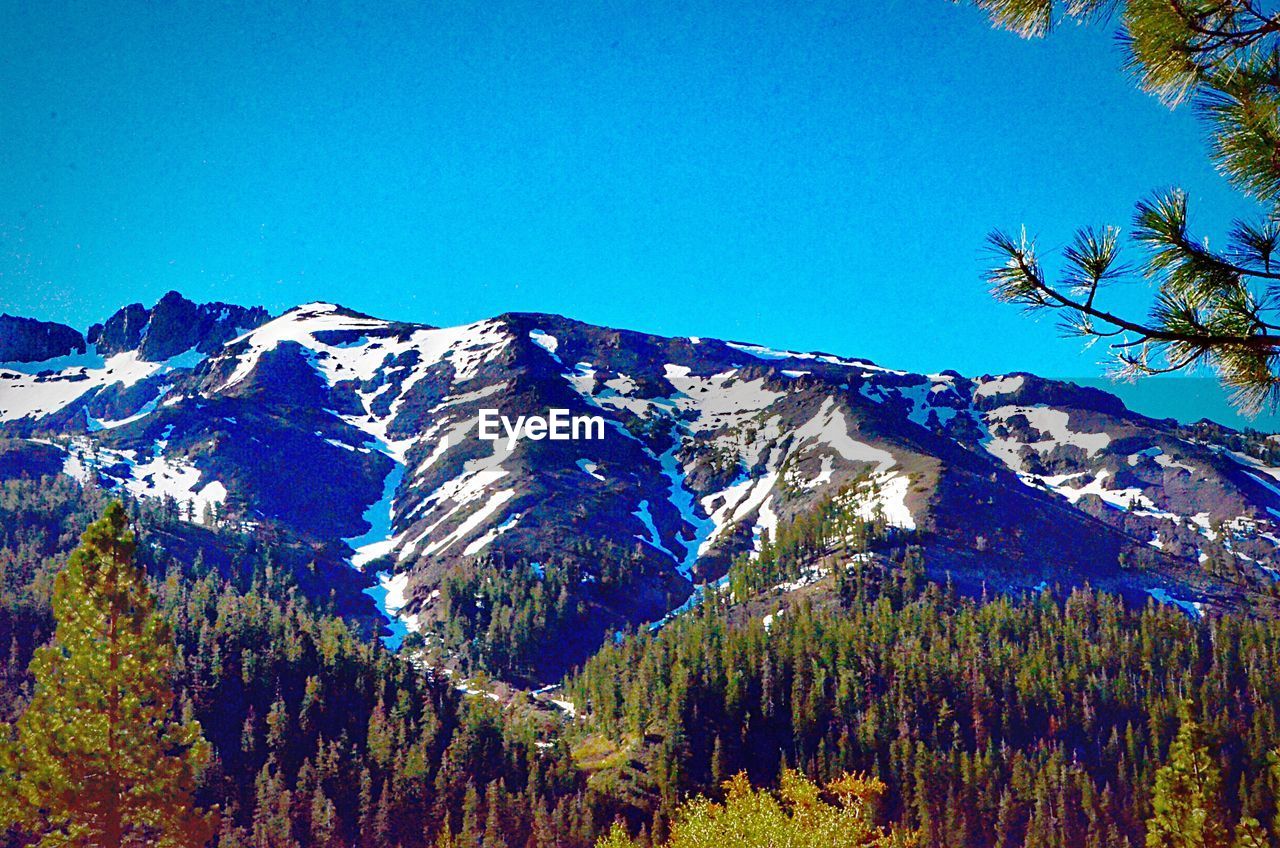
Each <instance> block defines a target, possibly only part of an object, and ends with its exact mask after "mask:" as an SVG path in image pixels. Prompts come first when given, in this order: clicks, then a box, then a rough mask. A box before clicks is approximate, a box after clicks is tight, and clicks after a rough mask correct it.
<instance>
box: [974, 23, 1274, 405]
mask: <svg viewBox="0 0 1280 848" xmlns="http://www.w3.org/2000/svg"><path fill="white" fill-rule="evenodd" d="M972 2H974V4H975V5H977V6H979V7H981V8H983V9H985V10H986V11H987V12H988V13H989V14H990V15H991V17H992V20H993V21H994V22H995V23H996V24H997V25H999V26H1002V27H1005V28H1007V29H1010V30H1013V31H1015V32H1018V33H1020V34H1022V35H1024V36H1041V35H1044V34H1045V33H1047V32H1048V31H1049V30H1050V29H1051V28H1052V27H1053V25H1054V24H1055V23H1056V22H1057V21H1058V20H1059V19H1061V18H1063V17H1069V18H1075V19H1077V20H1088V19H1090V18H1095V17H1102V16H1105V15H1106V14H1107V13H1108V12H1111V11H1112V10H1118V11H1119V13H1120V15H1119V16H1120V20H1121V27H1122V32H1121V36H1122V38H1121V41H1122V43H1123V45H1124V46H1125V49H1126V52H1127V54H1128V55H1127V57H1126V58H1127V60H1128V66H1129V69H1130V70H1131V71H1133V73H1134V75H1135V76H1136V77H1137V80H1138V83H1139V85H1140V86H1141V87H1142V88H1144V89H1145V90H1146V91H1148V92H1150V93H1152V94H1155V95H1157V96H1159V97H1160V98H1161V99H1162V100H1164V101H1165V102H1166V103H1168V104H1170V105H1174V104H1177V103H1180V102H1183V101H1188V100H1189V101H1192V102H1194V103H1195V104H1196V105H1197V106H1199V107H1200V108H1201V111H1202V113H1203V114H1204V115H1205V116H1206V117H1207V119H1208V120H1207V123H1208V126H1209V127H1210V136H1211V137H1210V148H1211V156H1212V158H1213V159H1214V162H1215V164H1216V165H1217V167H1218V170H1219V171H1220V172H1221V173H1223V174H1224V175H1225V176H1226V178H1227V179H1228V181H1229V182H1230V183H1231V184H1232V186H1233V187H1234V188H1236V189H1237V190H1238V191H1239V192H1240V193H1241V194H1243V195H1245V196H1246V197H1248V198H1250V199H1251V200H1254V201H1257V202H1258V203H1259V204H1260V205H1261V207H1262V209H1261V211H1260V214H1259V215H1258V216H1257V220H1250V221H1235V222H1233V223H1232V225H1231V226H1230V228H1229V233H1228V236H1227V239H1226V240H1225V244H1224V246H1223V248H1221V249H1211V248H1210V247H1209V246H1208V243H1207V242H1206V241H1205V240H1204V239H1202V238H1200V237H1198V236H1197V235H1195V234H1193V233H1192V231H1191V229H1190V226H1189V222H1188V214H1187V208H1188V203H1187V196H1186V194H1185V193H1184V192H1182V191H1181V190H1177V189H1174V190H1170V191H1167V192H1164V193H1161V194H1158V195H1156V196H1154V197H1152V198H1149V199H1147V200H1144V201H1142V202H1140V203H1139V204H1138V205H1137V208H1136V213H1135V218H1134V233H1133V234H1134V237H1135V239H1136V241H1137V242H1138V243H1139V245H1140V246H1141V247H1142V248H1143V249H1144V250H1145V253H1146V256H1145V257H1144V259H1143V261H1142V262H1141V264H1140V267H1139V270H1140V272H1141V273H1142V275H1144V276H1146V277H1148V278H1150V279H1152V280H1154V281H1156V282H1157V283H1158V284H1159V291H1158V292H1157V294H1156V296H1155V299H1154V303H1153V304H1152V308H1151V312H1150V315H1149V316H1147V317H1146V318H1143V317H1140V316H1127V317H1126V316H1121V315H1117V314H1115V313H1113V312H1111V311H1108V309H1107V308H1106V305H1105V304H1104V303H1103V296H1102V294H1101V292H1102V289H1104V288H1105V287H1106V286H1107V284H1108V283H1112V282H1115V281H1117V280H1120V279H1125V278H1129V277H1130V276H1131V273H1130V269H1129V268H1128V267H1126V264H1125V263H1124V262H1123V261H1122V260H1121V258H1120V253H1121V239H1120V231H1119V229H1118V228H1115V227H1105V228H1101V229H1097V228H1085V229H1082V230H1080V231H1079V232H1078V233H1077V234H1076V237H1075V239H1074V241H1072V243H1071V244H1070V245H1069V246H1068V247H1066V248H1065V249H1064V251H1063V255H1062V259H1063V263H1062V264H1063V272H1062V274H1061V275H1060V277H1059V279H1058V280H1057V281H1050V279H1049V278H1048V277H1047V275H1046V273H1045V270H1044V268H1043V267H1042V265H1041V261H1040V257H1039V256H1038V254H1037V250H1036V245H1035V243H1034V242H1033V241H1031V240H1029V239H1028V238H1027V237H1026V235H1025V231H1024V233H1023V234H1022V235H1013V234H1010V233H1007V232H1002V231H995V232H993V233H992V234H991V236H990V237H989V242H990V246H991V248H992V252H993V254H994V256H995V259H996V261H995V263H993V264H994V267H993V268H992V270H991V271H990V272H989V273H988V275H987V276H988V282H990V284H991V285H992V289H993V292H994V294H995V295H996V297H997V298H998V299H1000V300H1004V301H1007V302H1011V303H1017V304H1020V305H1023V306H1026V307H1028V308H1031V309H1046V310H1054V311H1057V312H1059V314H1060V315H1061V316H1062V317H1063V318H1064V319H1065V320H1064V321H1063V324H1064V326H1066V327H1067V328H1068V329H1069V330H1070V331H1073V332H1075V333H1076V334H1079V335H1081V336H1083V337H1086V338H1093V339H1096V338H1109V339H1114V338H1115V337H1119V338H1118V339H1116V340H1115V341H1114V349H1115V352H1116V355H1117V357H1118V359H1119V361H1120V363H1121V365H1122V366H1123V367H1124V369H1125V370H1127V372H1128V373H1130V374H1150V373H1157V372H1160V371H1171V370H1180V369H1183V368H1187V367H1190V366H1193V365H1197V364H1205V365H1211V366H1212V367H1214V368H1215V369H1216V370H1217V371H1218V374H1219V377H1220V379H1221V380H1222V382H1223V384H1224V385H1226V386H1227V387H1229V388H1231V389H1233V390H1234V392H1235V395H1234V399H1235V401H1236V403H1237V404H1238V405H1240V406H1241V407H1243V408H1244V409H1246V410H1256V409H1258V408H1259V407H1261V406H1262V405H1263V404H1265V403H1268V402H1269V403H1271V404H1273V405H1274V404H1275V403H1276V401H1277V400H1278V399H1280V376H1278V375H1277V373H1276V372H1277V361H1276V353H1277V352H1280V324H1278V323H1277V322H1278V321H1280V315H1277V311H1276V310H1277V306H1278V304H1277V303H1276V302H1275V301H1274V300H1273V299H1272V298H1271V297H1270V290H1271V288H1273V287H1274V285H1275V281H1276V280H1277V279H1280V267H1277V265H1276V263H1275V260H1276V259H1277V250H1278V249H1280V223H1278V220H1280V217H1278V214H1277V213H1278V212H1280V157H1277V156H1276V154H1275V151H1276V150H1277V149H1280V119H1277V113H1278V111H1280V109H1278V107H1280V86H1277V85H1276V79H1277V77H1278V76H1280V12H1277V10H1276V9H1275V8H1274V6H1272V5H1269V4H1263V3H1257V2H1251V1H1250V0H1232V2H1219V0H972Z"/></svg>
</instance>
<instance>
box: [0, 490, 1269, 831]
mask: <svg viewBox="0 0 1280 848" xmlns="http://www.w3.org/2000/svg"><path fill="white" fill-rule="evenodd" d="M105 503H106V500H105V497H104V496H103V495H102V493H100V492H98V491H96V490H94V489H87V490H81V489H80V488H79V487H78V486H77V485H76V484H74V483H73V482H71V481H68V480H66V479H65V478H49V479H45V480H43V481H40V482H31V481H9V482H7V483H5V484H3V487H2V488H0V518H2V520H0V527H3V536H0V541H2V543H3V545H2V547H0V581H2V582H0V591H2V595H0V597H2V598H3V605H2V607H0V636H2V637H3V639H4V641H5V643H6V644H7V645H8V646H9V647H8V650H7V651H6V653H5V658H4V666H3V669H0V671H2V672H3V680H4V686H3V689H2V690H0V694H2V695H3V698H4V701H3V710H4V717H5V718H6V719H7V720H12V719H13V718H14V717H16V716H17V715H19V714H20V713H21V711H22V710H23V708H24V705H25V702H26V699H27V697H28V696H29V690H28V688H27V683H26V681H27V680H28V678H27V676H26V671H25V669H26V666H27V662H28V660H29V657H30V656H31V653H32V650H33V648H34V647H35V646H36V645H38V644H40V643H41V642H43V641H44V640H46V639H47V638H48V636H49V633H50V626H49V611H48V600H49V592H50V587H51V585H52V576H53V574H54V573H55V571H56V570H57V568H58V567H59V565H60V563H61V561H62V558H63V557H64V556H65V553H66V551H67V550H69V548H70V547H71V546H73V545H74V544H75V540H76V537H77V534H78V532H79V530H81V529H83V527H84V526H85V525H86V524H87V523H88V521H90V520H91V519H92V518H94V517H95V516H96V514H97V513H98V511H100V510H101V509H102V508H103V507H104V505H105ZM133 511H134V521H135V526H136V527H137V528H138V531H139V537H140V542H141V545H140V548H139V559H140V560H142V561H144V562H145V563H146V564H147V565H148V569H149V573H150V575H151V578H152V580H153V586H154V590H155V592H156V594H157V596H158V599H159V608H160V610H161V612H162V614H163V615H164V617H165V618H166V619H167V620H168V621H170V622H171V623H172V625H173V627H174V634H175V638H176V640H177V644H178V649H179V653H178V657H179V660H178V666H177V680H176V688H177V692H178V707H177V710H178V711H179V712H180V713H181V714H184V715H191V716H193V717H194V718H196V719H197V720H198V721H199V722H200V724H201V726H202V727H203V729H204V734H205V736H206V737H207V739H208V740H209V741H210V743H212V747H213V750H214V757H213V760H212V762H211V764H210V766H209V767H208V768H207V769H206V770H205V771H204V773H203V774H202V775H201V777H200V781H199V787H198V793H197V794H198V799H199V801H200V802H201V803H202V804H203V805H204V806H205V807H216V808H217V809H218V810H219V811H220V824H219V835H218V840H217V844H218V845H221V846H236V845H244V846H254V848H267V846H280V845H299V846H304V845H335V846H336V845H343V846H346V845H359V846H370V847H371V848H372V846H378V848H381V846H388V848H390V846H418V845H423V846H425V845H432V844H436V841H437V840H439V839H446V840H447V838H448V837H447V836H442V834H453V835H454V836H456V838H457V842H456V843H455V844H458V845H472V844H475V845H486V846H500V845H507V846H512V848H514V847H515V846H526V845H529V846H550V845H570V846H589V845H592V844H593V843H594V841H595V840H596V839H598V838H600V837H602V836H603V835H604V834H606V833H607V832H608V831H609V830H610V828H611V826H613V824H614V822H615V821H621V822H623V825H622V827H623V829H624V830H625V831H628V832H630V833H631V834H633V835H635V836H636V837H637V838H638V839H639V840H640V842H641V844H649V842H650V841H654V842H657V841H661V840H664V839H666V838H667V837H668V835H669V834H670V832H671V823H672V821H673V820H674V817H675V816H676V812H677V810H678V809H679V807H680V804H681V802H682V801H683V800H684V799H686V798H688V797H690V795H691V794H693V793H705V794H709V795H710V796H711V797H712V798H715V797H719V796H720V793H721V792H722V791H723V790H721V788H720V784H721V783H723V782H724V781H727V780H728V779H729V778H731V777H733V776H734V775H735V774H738V773H741V774H743V775H745V777H746V778H747V779H748V780H749V781H750V782H751V783H752V784H753V785H756V786H761V787H767V786H771V785H776V783H777V781H778V780H779V779H780V778H781V775H782V772H783V769H785V768H795V769H798V770H799V771H800V773H803V774H806V775H809V776H811V777H813V778H815V779H817V780H820V781H823V782H831V781H836V780H838V779H839V778H840V777H841V776H842V775H844V774H845V773H848V772H866V773H868V774H869V775H870V776H871V777H872V778H875V779H878V780H881V781H883V783H884V792H883V795H882V796H881V797H880V798H879V800H878V802H877V805H876V806H875V808H874V809H875V817H876V820H877V821H879V822H881V823H889V822H896V823H899V824H900V825H902V826H905V827H909V828H918V829H919V831H920V834H921V839H922V840H923V842H924V844H927V845H936V846H944V845H945V846H952V845H973V846H1013V845H1028V846H1030V845H1035V846H1063V848H1066V846H1080V845H1085V846H1108V848H1109V846H1123V845H1130V846H1138V845H1142V844H1144V839H1145V834H1146V833H1147V831H1148V830H1149V829H1150V828H1151V827H1153V825H1152V824H1151V822H1152V821H1154V820H1155V819H1156V818H1157V817H1158V813H1159V811H1160V810H1161V809H1163V807H1162V804H1164V802H1165V801H1167V800H1168V799H1167V798H1162V795H1161V793H1162V790H1161V788H1160V787H1161V786H1162V785H1169V781H1168V780H1161V779H1158V778H1159V776H1160V775H1161V773H1162V772H1161V770H1162V769H1166V772H1167V771H1168V768H1171V767H1172V765H1176V761H1177V760H1178V758H1179V757H1187V756H1191V755H1192V754H1195V755H1197V756H1200V757H1201V758H1202V759H1203V760H1204V761H1205V762H1206V763H1209V764H1211V766H1212V768H1213V769H1215V770H1216V772H1217V774H1218V775H1219V782H1218V783H1219V785H1220V787H1221V789H1220V790H1215V791H1214V792H1213V793H1211V794H1210V795H1209V796H1206V798H1205V803H1206V804H1207V805H1209V807H1210V809H1211V811H1212V815H1213V816H1215V817H1216V819H1217V820H1219V821H1220V822H1221V823H1222V827H1223V828H1224V829H1225V830H1224V832H1226V831H1229V830H1232V829H1235V828H1237V826H1238V825H1239V823H1240V822H1242V821H1244V822H1245V827H1248V826H1249V825H1248V820H1257V821H1258V822H1260V823H1261V824H1260V825H1259V827H1260V828H1263V829H1264V830H1265V831H1266V832H1268V833H1272V835H1273V836H1274V832H1273V830H1272V827H1273V823H1274V822H1275V819H1276V812H1277V795H1278V793H1280V783H1278V782H1277V777H1278V775H1277V772H1276V769H1275V767H1274V763H1275V757H1274V754H1273V749H1274V748H1275V747H1276V744H1277V739H1278V738H1280V737H1277V733H1276V730H1277V720H1278V718H1280V685H1277V680H1280V623H1277V622H1275V621H1273V620H1270V619H1267V618H1253V617H1250V616H1248V615H1224V616H1214V617H1209V618H1207V619H1203V620H1200V619H1194V618H1192V617H1190V616H1188V615H1186V614H1185V613H1183V612H1181V611H1180V610H1179V609H1178V608H1176V607H1169V606H1162V605H1159V604H1156V603H1154V602H1152V603H1151V604H1149V605H1148V606H1147V607H1146V608H1141V609H1139V608H1133V607H1131V606H1127V605H1126V604H1125V603H1124V602H1123V601H1122V600H1120V599H1117V598H1114V597H1112V596H1110V595H1107V594H1105V593H1101V592H1097V591H1094V590H1091V589H1079V590H1075V591H1072V592H1071V593H1070V594H1069V595H1067V596H1065V597H1063V596H1062V595H1059V594H1057V593H1055V591H1054V590H1052V589H1046V590H1044V591H1043V592H1041V593H1031V594H1028V595H1026V596H1023V597H1009V596H1004V595H993V596H991V597H988V598H980V599H973V598H968V599H966V598H963V597H959V596H957V594H956V593H955V592H954V591H953V590H952V589H951V588H950V587H949V586H947V585H945V584H942V585H940V584H937V583H934V582H930V581H927V580H925V579H923V577H922V570H923V564H922V563H921V561H920V554H919V551H917V550H916V549H915V548H913V547H911V546H910V543H909V539H901V538H896V537H894V536H893V535H892V534H890V535H887V536H886V535H884V533H883V531H878V530H877V528H876V525H875V523H874V522H861V521H854V520H850V519H849V518H848V516H847V514H844V513H842V511H841V510H840V509H839V507H838V506H832V505H830V504H828V505H826V506H825V507H823V508H822V509H819V510H817V511H816V512H815V513H814V515H813V516H812V517H811V518H809V519H806V520H805V521H797V522H795V523H793V524H791V525H788V526H786V527H784V528H782V530H780V532H779V538H778V540H777V541H776V542H775V543H771V545H770V546H769V547H768V548H767V549H766V550H765V551H764V552H763V554H762V556H761V557H760V558H759V559H758V562H760V563H763V565H761V568H762V569H772V570H771V571H769V572H768V573H769V577H768V580H763V579H757V580H752V579H750V576H749V575H748V574H746V571H747V570H749V569H750V568H751V567H752V561H750V560H746V559H744V560H742V561H740V562H739V563H737V564H736V565H735V567H734V571H733V574H734V577H733V578H731V584H732V586H733V588H732V589H729V588H726V589H725V590H724V591H722V592H720V593H718V594H713V595H712V596H710V597H709V598H708V599H707V600H706V601H705V602H704V603H703V604H702V605H701V606H700V607H698V608H697V609H696V611H691V612H688V613H685V614H683V615H680V616H677V617H675V618H673V619H672V620H671V621H669V622H668V623H667V624H666V625H665V626H664V627H662V628H661V629H659V630H656V631H652V632H651V631H649V630H648V629H642V630H640V631H639V632H636V633H633V634H630V635H620V636H619V637H618V638H617V639H616V640H614V641H613V642H612V643H611V644H609V645H607V646H605V647H604V648H603V649H602V650H601V651H600V652H599V653H598V654H597V655H596V656H595V657H594V658H593V659H592V660H591V661H589V662H588V663H587V665H586V666H585V667H584V668H583V669H582V670H581V672H580V673H577V674H575V675H572V676H571V677H570V679H569V680H567V681H566V684H565V687H564V691H563V693H560V694H557V695H556V697H557V698H560V699H564V701H565V702H566V704H567V706H569V707H570V713H569V714H568V715H569V716H573V715H574V714H575V713H576V717H567V716H566V715H565V714H563V713H562V712H560V711H559V710H556V709H552V708H551V707H549V706H548V704H547V702H546V701H545V700H544V698H543V697H542V696H537V697H533V696H530V695H529V694H526V693H521V692H518V691H513V690H511V689H510V688H509V687H505V686H500V685H498V684H496V683H489V682H487V681H486V679H485V678H484V677H483V676H480V677H478V678H472V679H470V680H468V681H466V682H465V683H464V682H462V679H461V678H460V677H450V676H449V675H448V674H442V673H439V672H437V671H434V670H432V669H431V668H428V667H425V666H423V665H422V664H421V662H420V660H415V657H419V656H421V654H419V653H416V652H414V651H412V650H407V651H404V652H402V653H401V654H399V655H397V654H393V653H391V652H389V651H388V650H386V649H385V648H384V647H383V645H382V644H381V642H380V641H378V640H376V639H372V638H369V637H367V636H365V635H361V634H359V633H358V632H357V631H355V630H352V629H351V627H350V626H349V625H347V624H345V623H344V622H343V620H342V619H341V618H340V617H338V616H337V615H335V614H334V611H333V609H332V607H331V605H330V604H329V603H328V602H327V601H326V599H324V598H323V597H312V596H309V593H308V591H307V590H306V588H305V586H304V585H303V584H304V583H305V581H303V580H299V578H298V577H297V576H295V571H296V570H300V571H301V572H302V574H304V575H305V574H306V572H307V566H306V565H305V564H302V565H301V566H300V567H299V566H297V565H296V562H295V561H294V560H293V559H292V555H291V554H289V553H288V552H283V553H282V552H280V551H276V550H274V549H273V548H272V547H270V546H269V545H264V544H262V543H261V541H260V540H258V541H255V540H254V539H252V538H251V537H249V536H245V535H243V534H240V533H238V532H235V531H231V530H219V531H208V530H204V529H200V528H192V527H191V525H188V524H186V523H185V522H175V521H173V520H172V519H169V518H166V517H165V516H164V515H163V511H162V510H154V509H150V508H145V507H144V508H139V507H138V506H137V505H136V504H135V505H134V506H133ZM197 530H198V532H197V533H195V536H196V538H193V537H192V534H193V532H195V531H197ZM206 535H207V538H206V537H205V536H206ZM838 540H843V541H838ZM178 551H180V552H182V553H180V554H179V553H175V552H178ZM192 551H194V553H192ZM218 551H221V552H222V556H223V557H225V559H224V560H223V561H221V562H220V566H219V565H211V564H210V563H212V562H214V561H216V560H217V559H218V556H217V554H216V552H218ZM779 563H781V565H779ZM787 563H793V564H791V565H788V564H787ZM794 575H800V579H792V580H790V581H789V582H786V583H782V584H781V585H777V583H776V581H779V580H783V579H785V578H788V577H793V576H794ZM770 581H774V582H770ZM766 584H768V585H766ZM1180 731H1181V732H1182V734H1183V736H1184V737H1186V740H1187V741H1186V743H1185V744H1184V745H1182V747H1181V748H1179V747H1178V746H1175V745H1174V741H1175V739H1177V738H1178V737H1179V733H1180ZM1188 752H1189V753H1188ZM1164 794H1165V795H1166V796H1167V795H1171V794H1175V793H1172V790H1169V789H1166V790H1164ZM1193 844H1196V843H1193Z"/></svg>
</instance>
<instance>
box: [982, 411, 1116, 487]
mask: <svg viewBox="0 0 1280 848" xmlns="http://www.w3.org/2000/svg"><path fill="white" fill-rule="evenodd" d="M1015 415H1024V416H1026V419H1027V423H1028V424H1029V425H1030V426H1031V428H1032V429H1034V430H1038V431H1039V432H1040V438H1039V439H1038V440H1037V441H1034V442H1022V441H1019V440H1018V439H1017V438H1014V437H1012V436H1003V437H1000V438H996V437H994V436H991V437H990V438H989V440H987V441H986V448H987V451H988V452H989V453H991V454H992V455H993V456H995V457H996V458H998V459H1000V460H1001V461H1002V462H1004V464H1005V465H1007V466H1009V467H1010V468H1012V469H1013V470H1014V471H1021V470H1022V459H1021V457H1019V456H1018V451H1019V450H1020V449H1021V448H1022V446H1023V445H1024V444H1029V445H1030V446H1031V447H1032V448H1034V449H1035V450H1036V451H1038V452H1039V453H1048V452H1050V451H1052V450H1053V449H1054V448H1056V447H1057V446H1058V445H1075V446H1076V447H1079V448H1081V449H1082V450H1084V452H1085V453H1086V454H1087V455H1089V456H1093V455H1094V454H1096V453H1097V452H1098V451H1100V450H1102V449H1103V448H1105V447H1106V446H1107V445H1109V444H1111V436H1110V435H1108V434H1107V433H1079V432H1076V431H1074V430H1072V429H1071V428H1070V426H1068V425H1069V423H1070V414H1069V413H1067V412H1066V411H1064V410H1061V409H1054V408H1052V407H1048V406H1044V405H1043V404H1041V405H1036V406H1002V407H1000V408H998V409H993V410H992V411H990V412H988V413H987V421H988V424H990V423H991V422H992V421H1006V420H1008V419H1009V418H1012V417H1013V416H1015Z"/></svg>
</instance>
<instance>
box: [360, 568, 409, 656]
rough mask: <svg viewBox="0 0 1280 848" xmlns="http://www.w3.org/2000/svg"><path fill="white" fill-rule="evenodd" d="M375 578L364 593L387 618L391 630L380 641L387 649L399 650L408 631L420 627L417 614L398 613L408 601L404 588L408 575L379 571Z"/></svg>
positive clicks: (407, 581)
mask: <svg viewBox="0 0 1280 848" xmlns="http://www.w3.org/2000/svg"><path fill="white" fill-rule="evenodd" d="M377 578H378V583H377V585H375V586H370V587H369V588H368V589H365V590H364V594H366V595H368V596H369V597H371V598H373V602H374V604H376V605H377V607H378V609H379V610H380V611H381V612H382V615H383V617H384V618H386V620H387V628H388V629H389V630H390V631H391V635H390V636H383V637H382V643H383V644H384V645H386V646H387V649H388V650H392V651H395V650H399V648H400V645H401V644H403V643H404V640H405V637H406V636H408V635H409V633H410V632H415V631H417V630H418V629H419V628H420V627H421V624H420V623H419V620H418V616H416V615H409V616H403V617H402V616H401V615H400V613H401V612H402V611H403V610H404V606H405V604H406V603H407V602H408V600H407V598H406V596H405V590H406V589H407V588H408V586H409V575H408V574H404V573H400V574H397V575H395V576H392V575H390V574H388V573H387V572H385V571H379V572H378V574H377Z"/></svg>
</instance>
